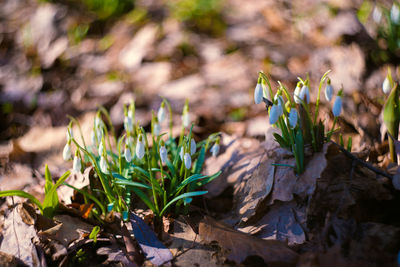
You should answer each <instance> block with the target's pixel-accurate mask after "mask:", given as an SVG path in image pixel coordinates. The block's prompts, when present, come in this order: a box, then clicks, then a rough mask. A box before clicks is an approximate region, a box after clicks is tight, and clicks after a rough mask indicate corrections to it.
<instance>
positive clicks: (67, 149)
mask: <svg viewBox="0 0 400 267" xmlns="http://www.w3.org/2000/svg"><path fill="white" fill-rule="evenodd" d="M71 157H72V155H71V144H70V141H69V142H67V144H66V145H65V146H64V150H63V159H64V160H65V161H67V160H70V159H71Z"/></svg>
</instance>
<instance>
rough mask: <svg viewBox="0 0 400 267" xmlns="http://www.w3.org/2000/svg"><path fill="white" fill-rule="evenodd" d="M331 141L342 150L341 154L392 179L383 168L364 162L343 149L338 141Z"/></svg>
mask: <svg viewBox="0 0 400 267" xmlns="http://www.w3.org/2000/svg"><path fill="white" fill-rule="evenodd" d="M331 142H332V143H333V144H335V145H336V146H337V147H338V148H339V149H340V151H342V152H343V154H345V155H346V156H347V157H349V158H351V159H353V160H355V161H357V163H359V164H360V165H362V166H364V167H367V168H368V169H370V170H371V171H373V172H375V173H377V174H380V175H382V176H385V177H387V178H389V179H393V176H392V175H390V174H389V173H387V172H385V171H383V170H381V169H378V168H375V167H374V166H372V165H371V164H370V163H368V162H366V161H364V160H362V159H359V158H357V157H356V156H354V155H353V154H351V153H350V152H349V151H347V150H346V149H344V148H343V147H341V146H340V145H339V144H338V143H336V142H334V141H331Z"/></svg>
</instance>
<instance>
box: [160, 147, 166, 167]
mask: <svg viewBox="0 0 400 267" xmlns="http://www.w3.org/2000/svg"><path fill="white" fill-rule="evenodd" d="M160 159H161V162H162V163H163V164H165V162H167V159H168V154H167V149H166V148H165V146H164V145H162V146H161V147H160Z"/></svg>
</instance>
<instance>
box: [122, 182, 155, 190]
mask: <svg viewBox="0 0 400 267" xmlns="http://www.w3.org/2000/svg"><path fill="white" fill-rule="evenodd" d="M115 183H116V184H118V185H127V186H132V187H140V188H146V189H151V186H149V185H146V184H142V183H138V182H132V181H128V180H118V181H115Z"/></svg>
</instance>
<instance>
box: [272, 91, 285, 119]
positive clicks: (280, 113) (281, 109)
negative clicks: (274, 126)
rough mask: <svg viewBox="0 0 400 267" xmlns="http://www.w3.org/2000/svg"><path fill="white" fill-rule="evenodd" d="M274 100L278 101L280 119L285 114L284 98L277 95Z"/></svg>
mask: <svg viewBox="0 0 400 267" xmlns="http://www.w3.org/2000/svg"><path fill="white" fill-rule="evenodd" d="M274 100H275V101H278V117H280V116H282V114H283V105H284V104H283V97H282V96H281V95H277V94H276V95H275V97H274Z"/></svg>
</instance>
